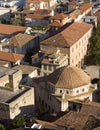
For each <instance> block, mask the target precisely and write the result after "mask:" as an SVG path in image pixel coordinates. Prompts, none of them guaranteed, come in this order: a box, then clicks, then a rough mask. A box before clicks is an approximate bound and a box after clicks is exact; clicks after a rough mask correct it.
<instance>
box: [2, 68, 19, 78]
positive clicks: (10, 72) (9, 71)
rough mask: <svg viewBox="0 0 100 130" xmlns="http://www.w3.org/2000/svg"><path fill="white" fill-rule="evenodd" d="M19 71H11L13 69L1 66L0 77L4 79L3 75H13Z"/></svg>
mask: <svg viewBox="0 0 100 130" xmlns="http://www.w3.org/2000/svg"><path fill="white" fill-rule="evenodd" d="M17 71H18V70H16V69H11V68H7V67H2V66H0V77H2V76H3V75H6V74H8V75H11V74H13V73H15V72H17Z"/></svg>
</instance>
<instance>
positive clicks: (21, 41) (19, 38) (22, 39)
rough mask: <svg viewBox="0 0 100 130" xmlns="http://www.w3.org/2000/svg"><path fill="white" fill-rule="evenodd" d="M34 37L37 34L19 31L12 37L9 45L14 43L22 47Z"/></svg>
mask: <svg viewBox="0 0 100 130" xmlns="http://www.w3.org/2000/svg"><path fill="white" fill-rule="evenodd" d="M34 38H35V36H31V35H27V34H21V33H19V34H17V35H16V36H13V37H12V38H11V39H10V41H9V45H13V46H16V47H22V46H23V45H25V44H27V43H28V42H30V41H31V40H33V39H34Z"/></svg>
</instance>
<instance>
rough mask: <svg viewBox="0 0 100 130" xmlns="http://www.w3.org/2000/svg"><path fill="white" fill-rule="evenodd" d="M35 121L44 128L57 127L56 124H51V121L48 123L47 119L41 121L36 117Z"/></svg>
mask: <svg viewBox="0 0 100 130" xmlns="http://www.w3.org/2000/svg"><path fill="white" fill-rule="evenodd" d="M35 121H36V123H38V124H41V125H42V128H45V127H49V128H50V127H52V128H56V127H57V125H56V124H53V123H50V122H47V121H42V120H38V119H35Z"/></svg>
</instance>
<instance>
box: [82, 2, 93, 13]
mask: <svg viewBox="0 0 100 130" xmlns="http://www.w3.org/2000/svg"><path fill="white" fill-rule="evenodd" d="M90 8H92V5H91V4H89V3H87V4H84V5H82V6H80V10H82V11H83V12H84V11H87V10H88V9H90Z"/></svg>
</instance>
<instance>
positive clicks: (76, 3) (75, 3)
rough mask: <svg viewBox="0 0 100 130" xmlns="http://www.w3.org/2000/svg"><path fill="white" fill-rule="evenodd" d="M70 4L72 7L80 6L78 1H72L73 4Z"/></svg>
mask: <svg viewBox="0 0 100 130" xmlns="http://www.w3.org/2000/svg"><path fill="white" fill-rule="evenodd" d="M69 4H71V5H78V4H79V2H77V1H71V2H69Z"/></svg>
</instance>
